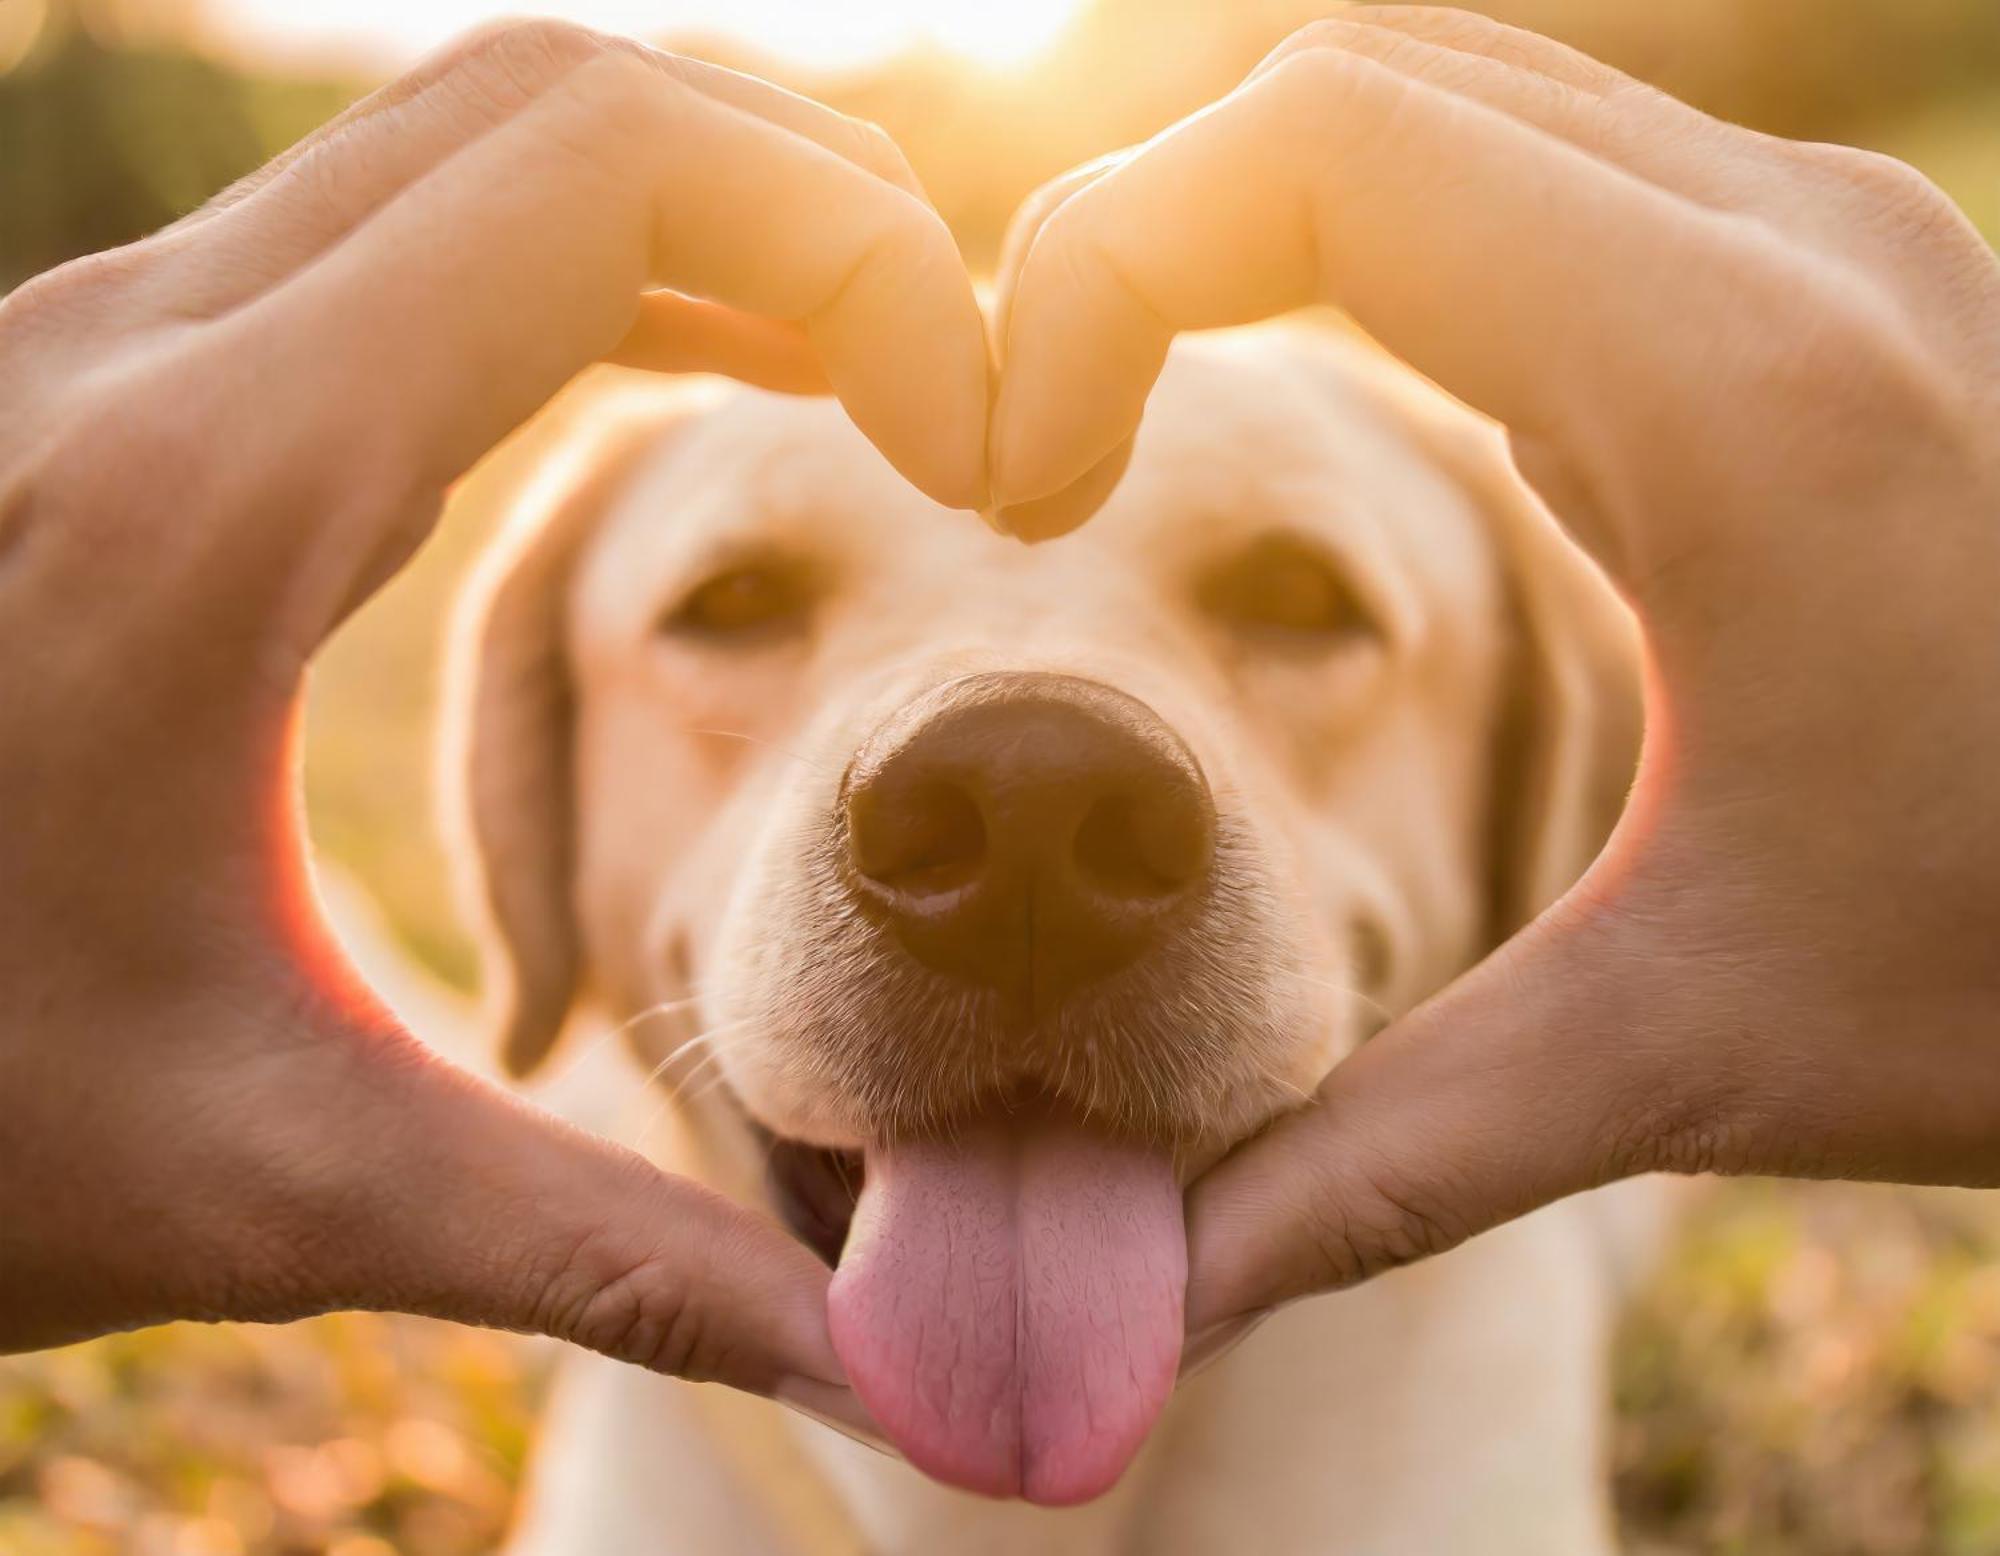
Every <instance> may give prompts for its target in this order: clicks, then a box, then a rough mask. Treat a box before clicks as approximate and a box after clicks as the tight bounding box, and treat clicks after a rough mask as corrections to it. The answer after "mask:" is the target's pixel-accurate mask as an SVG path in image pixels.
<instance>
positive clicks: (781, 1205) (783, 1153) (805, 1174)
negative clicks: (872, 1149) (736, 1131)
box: [745, 1113, 868, 1266]
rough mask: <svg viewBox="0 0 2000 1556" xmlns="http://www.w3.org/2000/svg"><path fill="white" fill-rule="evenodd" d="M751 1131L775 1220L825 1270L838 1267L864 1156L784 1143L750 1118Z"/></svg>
mask: <svg viewBox="0 0 2000 1556" xmlns="http://www.w3.org/2000/svg"><path fill="white" fill-rule="evenodd" d="M745 1116H746V1117H748V1114H747V1113H746V1114H745ZM750 1128H751V1131H752V1132H753V1133H754V1134H755V1135H756V1136H757V1139H758V1141H759V1142H760V1143H761V1144H762V1145H763V1147H764V1157H765V1163H766V1166H765V1177H766V1181H767V1184H768V1186H769V1189H770V1193H771V1200H772V1203H773V1204H774V1205H775V1206H776V1207H777V1211H778V1215H779V1217H780V1218H781V1219H782V1220H783V1221H784V1223H785V1225H786V1226H788V1227H790V1228H791V1231H792V1235H793V1236H794V1237H796V1238H797V1239H798V1240H799V1241H800V1242H802V1243H804V1244H805V1245H806V1246H807V1247H808V1248H810V1249H811V1250H812V1251H813V1252H814V1253H816V1254H818V1255H819V1256H820V1258H821V1259H822V1260H824V1261H825V1262H826V1263H827V1264H828V1265H829V1266H837V1265H838V1264H839V1263H840V1251H841V1249H842V1248H844V1247H846V1246H847V1233H848V1230H849V1228H850V1227H852V1226H853V1224H854V1207H855V1204H856V1203H857V1202H858V1201H859V1199H860V1197H861V1186H862V1183H863V1182H864V1180H865V1179H866V1176H867V1172H868V1162H867V1157H866V1156H865V1155H864V1153H862V1152H860V1151H839V1150H832V1149H829V1148H827V1147H825V1146H818V1145H808V1144H807V1143H806V1142H805V1141H803V1140H792V1139H788V1138H786V1137H785V1136H783V1135H780V1134H775V1133H773V1132H772V1131H771V1130H769V1129H767V1128H766V1127H765V1126H764V1125H763V1124H761V1123H760V1122H758V1121H757V1120H756V1119H754V1118H752V1119H750Z"/></svg>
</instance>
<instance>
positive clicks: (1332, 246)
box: [991, 48, 1721, 520]
mask: <svg viewBox="0 0 2000 1556" xmlns="http://www.w3.org/2000/svg"><path fill="white" fill-rule="evenodd" d="M1720 219H1721V218H1717V217H1716V216H1715V213H1710V212H1704V211H1702V210H1701V209H1700V208H1698V207H1696V206H1694V205H1693V203H1692V202H1689V201H1686V200H1684V199H1682V198H1680V197H1678V196H1677V195H1675V194H1673V193H1671V192H1669V191H1666V190H1663V189H1661V188H1659V187H1657V186H1655V185H1653V184H1651V183H1649V182H1647V181H1645V180H1643V179H1641V178H1638V177H1636V176H1634V175H1632V174H1630V173H1628V172H1626V171H1625V170H1623V169H1621V168H1618V167H1615V166H1612V165H1610V164H1608V163H1606V162H1603V161H1600V160H1599V159H1597V158H1595V157H1593V156H1591V155H1589V154H1588V153H1587V152H1585V151H1583V150H1580V149H1579V148H1578V147H1576V146H1574V145H1571V144H1569V143H1568V142H1566V141H1563V140H1562V139H1560V138H1559V137H1556V136H1554V135H1551V134H1549V133H1547V132H1545V131H1544V130H1542V129H1540V128H1538V127H1536V126H1533V125H1530V124H1527V123H1523V122H1521V121H1520V120H1518V119H1516V118H1514V117H1512V116H1511V115H1509V114H1506V113H1503V112H1501V111H1499V110H1497V109H1495V108H1493V107H1491V106H1488V105H1486V104H1482V103H1479V102H1476V101H1472V100H1469V99H1467V98H1465V97H1463V96H1460V95H1458V94H1455V93H1453V92H1450V91H1447V90H1444V89H1442V88H1440V87H1437V86H1435V85H1432V84H1431V83H1429V82H1426V81H1423V80H1419V79H1415V78H1413V77H1411V76H1408V75H1405V74H1401V73H1399V72H1397V71H1394V70H1391V69H1389V68H1387V67H1386V66H1384V65H1382V64H1380V63H1378V62H1376V61H1374V60H1371V59H1367V58H1363V57H1358V56H1356V55H1352V54H1349V53H1346V52H1344V51H1341V50H1337V49H1331V48H1323V49H1315V50H1311V51H1308V52H1305V53H1301V54H1297V55H1294V56H1292V57H1291V58H1289V59H1286V60H1284V61H1282V62H1281V63H1279V64H1277V65H1275V66H1274V67H1272V68H1271V69H1269V70H1268V71H1266V72H1265V73H1263V74H1262V75H1260V76H1258V77H1256V78H1254V79H1253V80H1252V81H1250V82H1248V83H1247V84H1246V85H1245V86H1243V87H1241V88H1239V89H1238V90H1237V91H1236V92H1235V93H1233V94H1231V96H1229V97H1227V98H1225V99H1223V100H1222V101H1221V102H1220V103H1218V104H1216V105H1215V106H1214V107H1213V108H1211V109H1209V110H1207V111H1206V112H1204V113H1202V114H1199V115H1197V116H1195V117H1194V118H1192V119H1190V120H1187V121H1185V122H1184V123H1182V124H1181V125H1179V126H1176V127H1175V128H1174V129H1173V130H1171V131H1169V132H1168V133H1167V134H1165V135H1164V136H1162V137H1160V138H1159V139H1157V140H1155V141H1154V142H1152V143H1151V144H1149V145H1148V146H1146V147H1145V148H1143V149H1142V150H1141V151H1140V152H1139V153H1138V154H1136V155H1134V156H1133V157H1131V158H1130V159H1129V160H1127V161H1126V162H1125V163H1124V164H1122V165H1121V166H1120V167H1118V168H1117V169H1115V170H1113V171H1111V172H1109V173H1106V174H1105V175H1104V176H1102V177H1101V178H1099V179H1097V180H1096V181H1095V182H1093V183H1091V184H1090V185H1089V186H1088V187H1086V188H1084V189H1083V190H1082V191H1081V192H1080V193H1078V194H1076V195H1075V196H1074V197H1072V198H1071V199H1070V200H1069V201H1068V202H1067V203H1065V204H1064V205H1063V206H1062V207H1060V208H1059V209H1058V210H1056V211H1055V212H1054V213H1053V214H1052V215H1051V216H1050V217H1049V218H1048V220H1047V221H1046V222H1045V223H1044V224H1043V226H1042V227H1041V229H1040V231H1039V233H1038V234H1037V235H1036V237H1035V240H1034V242H1033V245H1032V247H1031V248H1030V249H1029V251H1028V254H1027V256H1026V258H1025V260H1024V261H1023V262H1022V268H1021V273H1020V275H1019V277H1018V279H1017V280H1016V282H1015V284H1014V287H1013V294H1012V297H1013V301H1012V309H1011V316H1010V322H1009V330H1008V335H1007V339H1006V345H1005V352H1006V371H1005V373H1004V375H1003V378H1002V386H1001V393H1000V401H999V405H998V407H997V409H996V413H995V418H994V422H995V425H994V430H993V435H992V442H991V448H992V460H993V468H992V482H993V488H994V492H995V496H996V499H997V500H998V501H999V502H1000V503H1001V504H1002V505H1003V506H1008V507H1011V506H1013V505H1016V504H1019V503H1023V502H1027V501H1032V500H1036V499H1045V498H1047V497H1049V496H1050V494H1052V493H1057V492H1060V491H1062V490H1063V489H1064V488H1065V487H1066V486H1068V485H1069V484H1070V483H1072V482H1074V481H1076V480H1077V479H1078V478H1079V477H1080V476H1082V475H1083V474H1084V473H1085V472H1087V471H1089V470H1090V469H1091V468H1092V467H1093V466H1094V465H1095V464H1096V463H1097V462H1098V461H1100V460H1101V459H1102V458H1103V457H1104V456H1105V455H1106V454H1107V453H1108V452H1109V451H1111V450H1112V449H1114V448H1115V447H1116V446H1117V445H1118V444H1119V442H1120V441H1121V440H1123V439H1125V438H1127V437H1129V436H1130V435H1131V433H1132V431H1133V430H1134V429H1135V428H1136V427H1137V425H1138V422H1139V419H1140V413H1141V411H1142V409H1143V407H1144V403H1145V399H1146V395H1147V393H1148V391H1149V390H1150V388H1151V385H1152V382H1153V380H1154V378H1155V377H1156V376H1157V374H1158V372H1159V369H1160V366H1161V364H1162V362H1163V361H1164V359H1165V355H1166V350H1167V346H1168V343H1169V341H1170V340H1171V338H1172V336H1173V335H1174V334H1175V333H1176V332H1177V331H1179V330H1183V329H1201V328H1208V327H1212V326H1218V325H1226V324H1236V323H1244V322H1249V321H1251V320H1254V319H1258V318H1264V317H1268V316H1271V315H1273V314H1277V313H1281V312H1285V311H1288V310H1290V309H1292V308H1294V307H1298V306H1302V305H1305V304H1308V303H1312V302H1317V301H1330V302H1334V303H1336V304H1338V305H1340V306H1342V307H1344V308H1346V309H1347V310H1349V311H1350V312H1351V313H1352V314H1353V315H1354V317H1355V318H1356V319H1357V321H1358V322H1359V323H1360V324H1361V325H1362V327H1363V328H1364V329H1366V330H1368V331H1369V332H1370V333H1371V334H1373V335H1374V336H1375V337H1376V338H1377V339H1378V340H1380V341H1381V342H1382V343H1383V344H1384V345H1385V346H1387V347H1388V348H1389V349H1390V350H1391V351H1393V352H1395V353H1396V354H1397V355H1398V356H1400V357H1402V358H1403V359H1404V360H1406V361H1408V362H1409V363H1411V364H1412V365H1413V366H1414V367H1416V368H1417V369H1418V370H1419V371H1421V372H1423V373H1426V374H1427V375H1429V376H1430V377H1432V378H1433V379H1435V380H1437V381H1438V382H1440V383H1442V384H1443V385H1444V387H1446V388H1447V389H1449V390H1451V391H1452V392H1454V393H1455V394H1457V395H1458V396H1459V397H1460V398H1461V399H1464V400H1467V401H1468V402H1470V403H1472V404H1474V405H1476V406H1478V407H1480V408H1481V409H1483V410H1485V411H1487V412H1489V413H1490V414H1492V415H1494V416H1496V417H1498V418H1499V419H1500V420H1502V421H1504V422H1506V423H1507V424H1508V425H1509V427H1510V428H1512V429H1514V430H1515V431H1516V432H1517V433H1522V434H1525V435H1528V436H1536V437H1540V436H1542V435H1544V434H1548V435H1549V440H1550V441H1552V442H1560V441H1562V439H1563V437H1564V436H1565V435H1566V434H1568V433H1570V432H1573V431H1575V430H1576V428H1577V427H1578V425H1579V424H1580V421H1581V420H1587V419H1588V418H1590V417H1591V416H1593V415H1596V414H1597V413H1598V412H1599V411H1600V410H1601V408H1602V406H1603V405H1605V404H1606V403H1607V396H1620V397H1624V398H1622V399H1620V400H1618V401H1616V402H1614V403H1622V404H1633V405H1635V406H1636V405H1637V404H1638V403H1643V402H1646V401H1652V400H1657V398H1658V393H1659V386H1660V383H1661V381H1662V379H1663V378H1665V379H1666V380H1667V381H1669V382H1671V381H1672V379H1673V375H1671V374H1665V375H1663V374H1662V373H1661V372H1660V370H1659V365H1658V362H1657V359H1656V358H1653V357H1649V351H1656V350H1658V349H1660V344H1659V342H1660V336H1661V333H1662V332H1661V330H1660V315H1659V310H1658V308H1657V298H1658V297H1659V296H1660V295H1662V294H1663V292H1664V291H1665V289H1666V288H1667V287H1669V286H1670V285H1672V284H1673V281H1674V280H1675V278H1676V275H1677V273H1678V272H1679V271H1681V270H1682V269H1684V268H1685V265H1686V263H1687V253H1686V250H1687V236H1688V233H1689V231H1690V223H1700V222H1702V221H1704V220H1715V221H1719V220H1720ZM1707 235H1708V236H1715V235H1716V232H1715V230H1714V229H1712V228H1711V229H1707ZM1607 340H1617V341H1619V342H1620V346H1619V349H1618V350H1617V351H1607V350H1605V349H1604V343H1605V342H1606V341H1607ZM1633 396H1636V397H1637V400H1636V401H1635V400H1634V399H1633V398H1632V397H1633ZM1635 414H1636V415H1638V416H1639V417H1640V418H1642V419H1643V417H1644V415H1645V412H1644V411H1638V410H1635ZM1580 441H1581V440H1572V442H1580ZM1077 517H1078V519H1079V520H1080V518H1081V517H1082V515H1078V516H1077Z"/></svg>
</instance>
